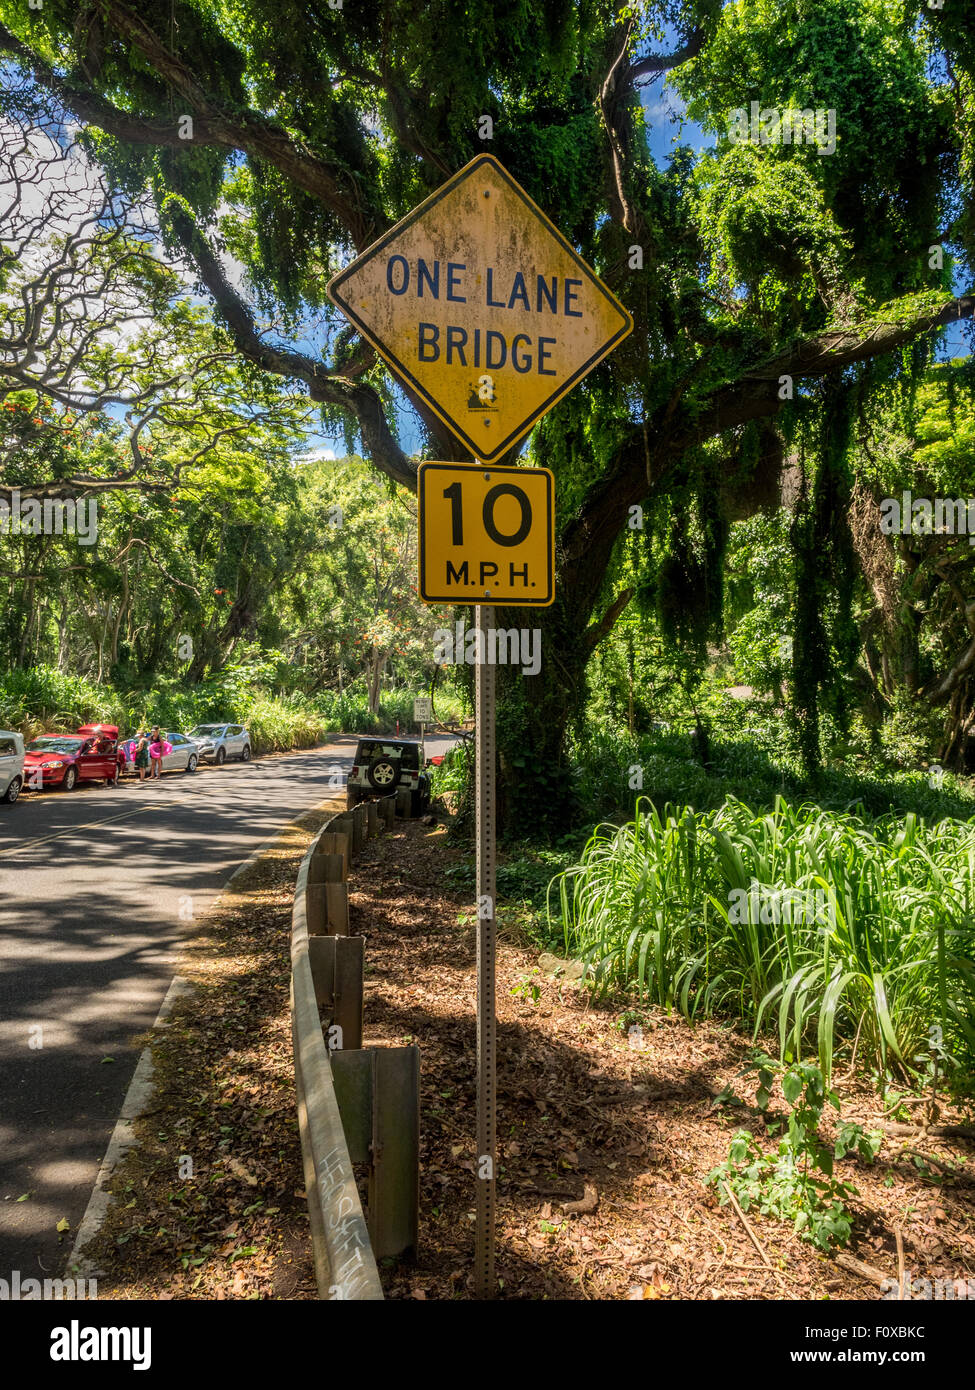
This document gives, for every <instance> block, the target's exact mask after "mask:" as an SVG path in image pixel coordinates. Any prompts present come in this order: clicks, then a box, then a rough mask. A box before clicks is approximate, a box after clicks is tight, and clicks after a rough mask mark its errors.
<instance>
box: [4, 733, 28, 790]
mask: <svg viewBox="0 0 975 1390" xmlns="http://www.w3.org/2000/svg"><path fill="white" fill-rule="evenodd" d="M23 785H24V740H23V737H22V735H20V734H13V733H8V732H7V730H6V729H0V801H6V802H13V801H16V800H17V798H18V796H20V789H21V787H22V786H23Z"/></svg>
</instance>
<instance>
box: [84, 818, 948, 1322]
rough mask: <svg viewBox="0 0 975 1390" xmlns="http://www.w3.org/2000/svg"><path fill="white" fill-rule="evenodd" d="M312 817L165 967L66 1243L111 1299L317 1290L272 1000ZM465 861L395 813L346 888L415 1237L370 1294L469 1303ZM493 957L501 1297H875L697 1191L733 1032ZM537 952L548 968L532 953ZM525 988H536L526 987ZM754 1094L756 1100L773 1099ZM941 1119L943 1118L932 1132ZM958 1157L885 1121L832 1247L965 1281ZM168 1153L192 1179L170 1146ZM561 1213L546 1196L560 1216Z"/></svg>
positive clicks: (708, 1162)
mask: <svg viewBox="0 0 975 1390" xmlns="http://www.w3.org/2000/svg"><path fill="white" fill-rule="evenodd" d="M323 819H324V817H323V816H321V815H311V816H309V817H306V818H304V821H303V823H302V825H301V826H300V827H298V828H295V829H293V830H291V831H289V832H287V834H285V835H284V836H283V837H282V838H281V839H280V841H279V842H278V845H277V846H276V847H275V849H274V850H273V851H272V853H271V854H270V855H269V856H268V857H266V858H265V859H264V860H263V861H262V863H261V864H260V865H258V866H257V867H256V868H255V869H254V870H251V871H249V873H248V875H247V877H246V878H243V879H242V880H238V882H237V884H235V893H234V894H233V895H231V896H229V897H228V898H226V899H224V900H223V902H222V903H221V904H220V905H219V906H218V908H217V909H216V911H215V912H214V914H213V915H212V916H211V918H210V919H209V920H208V922H207V924H206V931H205V934H204V935H201V937H200V939H199V940H198V941H197V942H195V943H194V947H193V949H192V950H191V951H190V953H189V954H188V958H187V961H186V964H185V968H183V969H182V970H181V973H183V974H185V975H187V976H188V977H189V978H190V979H191V980H192V981H193V982H194V983H195V984H196V986H197V989H196V991H195V993H194V994H192V995H190V996H188V997H187V998H185V999H183V1000H182V1001H180V1003H179V1004H177V1006H176V1009H175V1011H174V1013H173V1016H172V1021H171V1023H170V1026H169V1027H168V1028H167V1029H166V1030H165V1032H164V1033H162V1034H160V1035H159V1036H158V1038H157V1040H156V1043H155V1057H156V1065H157V1086H156V1090H155V1093H154V1098H153V1101H152V1109H151V1112H150V1113H149V1114H148V1115H147V1116H145V1117H144V1118H143V1119H142V1120H141V1121H140V1122H139V1125H138V1130H137V1132H138V1135H139V1143H140V1147H139V1148H138V1149H137V1150H136V1151H134V1152H133V1153H132V1154H130V1155H129V1157H128V1158H127V1159H126V1160H125V1161H124V1163H123V1165H122V1166H121V1168H120V1169H119V1171H118V1172H117V1173H116V1175H115V1178H114V1180H113V1184H112V1187H113V1191H114V1192H115V1194H116V1196H117V1200H116V1202H115V1204H114V1205H113V1208H112V1210H111V1212H110V1215H109V1219H108V1221H107V1223H106V1226H105V1227H104V1228H103V1231H102V1233H101V1234H100V1236H99V1237H98V1239H97V1241H96V1242H95V1243H94V1244H93V1245H92V1246H90V1247H89V1249H88V1251H87V1253H88V1255H89V1256H93V1257H94V1258H95V1260H96V1262H97V1263H98V1264H99V1265H100V1266H101V1267H102V1269H103V1270H104V1271H106V1273H105V1274H104V1275H103V1277H102V1279H101V1280H100V1282H99V1294H100V1296H103V1297H118V1298H157V1299H172V1298H175V1299H180V1298H218V1299H220V1298H275V1299H302V1298H314V1297H315V1296H316V1292H315V1284H314V1276H313V1270H312V1264H311V1256H310V1248H309V1240H308V1222H307V1210H306V1206H305V1200H304V1191H303V1186H302V1168H301V1154H300V1143H299V1138H298V1128H297V1118H296V1112H295V1097H294V1070H293V1061H292V1055H291V1041H290V1022H289V1015H288V981H289V969H290V962H289V950H288V946H289V934H290V916H291V890H292V888H293V884H294V879H295V875H296V873H297V867H298V863H299V862H300V859H301V856H302V854H303V853H304V850H305V848H306V847H307V844H308V842H309V840H310V838H311V835H312V834H313V833H314V830H315V829H316V828H317V827H318V825H320V824H321V823H322V820H323ZM462 858H463V856H462V854H461V852H460V851H459V850H457V849H454V848H451V847H450V846H449V844H448V842H447V836H446V831H445V829H444V828H443V827H442V826H437V827H434V828H431V827H426V826H423V825H421V824H419V823H417V822H409V823H406V824H402V823H398V824H397V827H396V830H395V831H394V832H393V833H392V834H390V835H388V836H383V837H381V838H380V839H377V840H374V841H371V842H370V843H369V844H367V846H366V848H365V849H364V850H363V852H362V854H361V855H360V856H358V857H357V859H356V861H355V863H354V865H353V868H352V874H351V882H350V890H351V891H350V916H351V929H352V930H353V931H354V932H360V933H362V934H364V935H365V937H366V1002H365V1021H366V1028H365V1043H366V1045H367V1046H381V1045H384V1044H386V1045H392V1044H400V1043H405V1042H416V1043H418V1044H419V1046H420V1058H421V1155H420V1169H421V1172H420V1183H421V1205H420V1250H419V1253H418V1258H417V1260H416V1261H415V1262H412V1261H410V1262H407V1261H404V1262H394V1261H388V1262H384V1266H383V1269H382V1275H383V1280H384V1285H385V1289H386V1293H387V1296H388V1297H391V1298H414V1299H426V1300H437V1299H448V1298H453V1299H456V1298H469V1297H471V1296H472V1295H473V1289H472V1279H471V1269H472V1264H473V1249H474V1192H475V1178H474V1104H475V1092H474V1078H475V1065H474V1064H475V1056H474V1049H475V1027H474V1011H475V929H474V923H473V912H472V906H473V904H472V902H471V900H470V895H469V893H465V892H464V891H462V890H457V889H454V888H452V887H450V886H448V884H447V881H446V880H445V870H446V869H447V868H449V867H450V866H451V865H452V864H455V863H458V862H459V861H460V860H461V859H462ZM498 954H499V966H498V1017H499V1030H498V1042H499V1048H498V1058H499V1064H498V1139H499V1176H498V1226H497V1274H498V1277H499V1281H500V1295H501V1297H505V1298H517V1299H579V1300H587V1299H612V1300H619V1299H627V1298H649V1299H716V1298H720V1299H731V1300H735V1299H823V1298H832V1299H837V1298H840V1299H844V1298H851V1299H876V1298H877V1297H879V1294H880V1290H879V1288H878V1287H877V1285H876V1284H875V1283H874V1282H871V1280H870V1278H869V1277H866V1278H864V1277H862V1276H861V1275H860V1274H856V1273H853V1272H851V1271H850V1270H848V1269H845V1268H843V1267H841V1266H840V1265H839V1264H838V1263H837V1262H836V1261H835V1260H833V1259H831V1258H829V1257H827V1256H824V1255H822V1254H820V1253H819V1252H818V1251H816V1250H815V1249H814V1248H813V1247H811V1246H810V1245H808V1244H807V1243H804V1242H803V1241H801V1240H800V1239H799V1238H798V1237H797V1236H796V1235H794V1234H793V1232H792V1230H791V1227H790V1226H788V1225H785V1224H782V1223H780V1222H777V1221H774V1220H772V1219H770V1218H766V1217H763V1216H761V1215H759V1214H757V1213H755V1212H754V1210H752V1211H751V1212H749V1214H748V1218H747V1219H748V1224H749V1226H750V1227H751V1231H752V1233H753V1235H754V1240H753V1239H752V1237H751V1236H750V1235H749V1233H748V1231H747V1230H746V1228H745V1226H744V1224H743V1223H742V1221H741V1220H740V1219H739V1217H738V1216H737V1215H736V1214H735V1213H734V1211H733V1210H732V1209H731V1208H730V1207H722V1206H720V1205H719V1204H718V1201H717V1198H716V1196H715V1195H714V1192H713V1190H712V1189H710V1188H708V1187H707V1186H706V1184H705V1179H706V1176H707V1174H708V1172H709V1171H710V1170H711V1169H712V1168H713V1167H715V1166H716V1165H717V1164H718V1163H720V1162H721V1161H722V1160H723V1159H724V1158H725V1157H726V1155H727V1151H728V1145H729V1142H730V1138H731V1135H732V1134H733V1133H734V1131H735V1130H737V1129H738V1128H740V1127H746V1128H750V1129H752V1130H753V1132H754V1133H755V1134H756V1135H764V1133H765V1127H764V1123H763V1121H762V1119H761V1117H760V1116H759V1114H758V1112H757V1111H754V1110H750V1109H748V1108H747V1107H727V1106H724V1105H716V1103H715V1096H716V1095H717V1094H718V1093H719V1092H721V1091H722V1089H723V1088H724V1087H725V1086H727V1085H728V1084H729V1083H732V1084H733V1085H734V1086H735V1089H736V1090H738V1093H739V1094H740V1095H742V1096H748V1097H750V1096H751V1092H749V1091H747V1090H745V1089H743V1083H741V1082H740V1081H739V1080H738V1073H739V1071H740V1070H741V1068H742V1065H743V1062H744V1059H745V1057H746V1054H747V1052H748V1049H749V1040H748V1039H747V1038H744V1037H742V1036H741V1035H740V1034H737V1033H735V1032H733V1031H731V1030H730V1029H727V1028H724V1027H721V1026H719V1025H717V1024H713V1023H706V1024H701V1025H698V1026H696V1027H693V1028H692V1027H690V1026H689V1025H687V1024H686V1023H684V1022H683V1021H682V1020H681V1019H679V1018H676V1017H670V1016H667V1015H665V1014H663V1013H662V1012H660V1011H658V1010H643V1011H640V1017H639V1024H640V1029H641V1033H640V1034H638V1035H632V1036H631V1034H630V1032H629V1031H628V1030H629V1027H630V1026H631V1024H632V1022H633V1014H632V1013H627V1012H626V1010H627V1009H628V1008H629V1009H632V1008H633V1003H632V1001H625V1000H619V999H618V1000H615V1001H611V1002H609V1003H604V1004H597V1003H594V1002H593V1001H592V999H591V997H590V995H589V993H588V991H587V990H585V989H582V988H579V987H578V986H577V985H576V984H574V983H573V982H566V981H565V980H564V979H563V978H562V977H561V976H554V975H552V974H548V973H546V972H545V969H536V968H537V967H538V966H539V957H540V950H539V948H538V946H537V945H530V944H529V943H527V942H526V941H525V940H524V939H519V937H518V935H517V932H516V930H512V929H508V932H507V934H506V933H505V932H504V931H503V932H502V937H501V942H500V945H499V953H498ZM546 964H549V965H550V964H551V962H547V963H546ZM535 989H537V999H536V998H535V997H534V990H535ZM838 1089H839V1090H840V1092H841V1094H842V1096H843V1101H844V1109H843V1113H844V1118H857V1119H861V1120H863V1121H866V1122H869V1123H871V1124H874V1123H877V1122H878V1121H880V1120H881V1119H882V1113H881V1110H880V1107H879V1104H878V1101H877V1098H876V1096H875V1095H874V1093H873V1092H872V1091H871V1089H870V1087H869V1086H868V1085H867V1084H864V1083H859V1082H853V1083H846V1084H842V1083H841V1084H840V1085H839V1087H838ZM773 1104H774V1103H773ZM958 1118H961V1117H958V1116H952V1115H951V1114H947V1113H946V1114H944V1115H942V1116H941V1120H942V1122H944V1121H946V1120H952V1119H958ZM973 1156H975V1146H973V1145H972V1144H971V1143H970V1142H968V1141H967V1140H965V1139H962V1138H944V1137H935V1136H934V1135H931V1134H926V1133H923V1132H922V1133H916V1134H913V1135H910V1136H906V1135H901V1134H898V1135H893V1134H889V1135H888V1136H887V1137H886V1139H885V1143H884V1147H883V1149H882V1151H881V1153H880V1155H879V1156H878V1159H877V1161H876V1162H875V1163H874V1164H873V1165H872V1166H867V1165H865V1164H863V1163H861V1162H860V1161H859V1160H856V1159H846V1160H844V1161H843V1162H842V1164H840V1165H839V1170H840V1175H841V1176H842V1177H844V1178H845V1179H847V1180H849V1181H852V1182H854V1183H855V1185H856V1187H857V1188H858V1190H859V1195H858V1196H857V1197H856V1198H854V1199H852V1201H851V1208H852V1210H853V1212H854V1215H855V1221H854V1234H853V1240H852V1242H851V1246H850V1251H851V1252H852V1254H853V1255H855V1256H856V1257H858V1258H859V1260H861V1261H862V1262H864V1263H865V1264H867V1265H869V1266H870V1267H871V1268H872V1269H874V1270H875V1271H877V1273H878V1275H880V1276H884V1277H896V1275H897V1270H898V1257H897V1248H896V1231H897V1229H898V1228H899V1229H900V1231H901V1233H902V1240H903V1252H904V1265H905V1268H906V1269H907V1271H908V1272H910V1273H911V1274H912V1275H913V1276H914V1277H915V1278H927V1279H930V1280H935V1279H939V1278H940V1279H946V1280H947V1279H975V1221H973V1215H975V1203H973V1195H975V1176H973V1175H975V1168H973V1161H972V1160H973ZM187 1158H189V1159H190V1160H191V1166H190V1167H191V1170H188V1169H187V1164H186V1159H187ZM565 1204H569V1209H568V1210H567V1209H566V1205H565Z"/></svg>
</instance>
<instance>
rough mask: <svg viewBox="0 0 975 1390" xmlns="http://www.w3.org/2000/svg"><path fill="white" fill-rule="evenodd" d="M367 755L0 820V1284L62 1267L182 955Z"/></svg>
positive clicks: (345, 744) (58, 805) (323, 753)
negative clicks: (240, 875)
mask: <svg viewBox="0 0 975 1390" xmlns="http://www.w3.org/2000/svg"><path fill="white" fill-rule="evenodd" d="M450 742H452V740H445V739H439V740H433V739H430V740H428V741H427V753H428V755H432V754H434V753H438V752H443V751H444V748H445V747H446V746H448V744H449V743H450ZM354 751H355V739H354V738H346V737H340V738H337V739H336V741H335V742H333V743H331V744H329V745H328V746H327V747H322V748H317V749H311V750H308V751H303V752H300V753H291V754H285V755H278V756H276V757H269V758H261V759H257V760H255V761H253V762H251V763H250V764H246V765H245V764H241V763H228V764H226V765H225V766H224V767H222V768H206V769H201V771H200V772H199V773H197V774H196V775H195V776H189V775H187V774H185V773H170V774H167V775H166V776H164V777H163V778H162V779H161V780H160V781H159V782H157V783H155V784H154V785H149V784H142V785H140V784H138V783H137V782H136V781H135V780H134V779H132V778H131V777H129V778H126V779H125V780H124V781H123V783H122V784H121V786H120V787H118V788H117V789H110V788H106V787H103V786H101V785H95V786H85V787H81V788H79V789H78V790H76V791H74V792H71V793H65V792H58V791H48V792H43V793H36V794H34V795H33V796H28V797H24V798H23V799H22V800H21V801H20V802H18V803H17V804H16V805H15V806H12V807H3V808H0V1278H9V1277H10V1272H12V1271H13V1270H15V1269H17V1270H19V1271H20V1272H21V1276H22V1278H27V1277H40V1278H43V1277H44V1275H45V1274H50V1273H51V1272H52V1271H53V1270H55V1269H56V1268H57V1267H58V1266H59V1264H60V1262H61V1261H63V1259H64V1256H65V1254H66V1253H67V1252H68V1251H69V1250H70V1248H71V1244H72V1243H73V1237H74V1232H75V1231H76V1230H77V1228H78V1225H79V1223H80V1221H81V1218H82V1216H83V1215H84V1210H85V1207H86V1205H87V1203H88V1198H89V1196H90V1194H91V1189H92V1185H93V1183H94V1180H95V1176H96V1174H97V1172H98V1167H99V1165H100V1163H101V1161H102V1158H103V1157H104V1153H105V1148H106V1146H107V1144H108V1140H109V1137H110V1135H111V1132H112V1129H113V1127H114V1125H115V1120H116V1118H117V1116H118V1112H119V1109H120V1108H121V1104H122V1100H123V1098H124V1096H125V1092H126V1090H127V1088H128V1085H129V1082H130V1081H131V1079H132V1073H133V1072H134V1070H135V1066H136V1063H137V1061H138V1058H139V1049H138V1047H134V1046H133V1045H132V1044H133V1040H134V1039H135V1038H136V1037H137V1036H138V1035H139V1034H140V1033H142V1032H144V1031H145V1030H146V1028H148V1027H149V1026H150V1025H151V1024H152V1022H153V1020H154V1019H155V1017H156V1014H157V1013H158V1011H159V1006H160V1004H161V1003H162V1000H163V998H164V996H165V994H166V991H167V989H168V988H169V984H170V981H171V980H172V978H173V975H174V973H175V971H174V965H175V961H176V958H177V955H178V951H179V947H180V943H181V941H182V940H184V939H185V938H186V936H187V935H189V934H192V933H193V931H194V930H195V928H194V919H195V920H199V918H200V917H201V916H202V915H203V913H204V912H205V911H206V909H207V907H208V906H209V905H210V904H211V903H212V901H213V899H214V898H215V897H216V896H217V894H218V893H219V892H220V890H221V888H222V887H223V885H224V883H225V882H226V880H227V878H228V876H229V875H230V873H232V871H233V870H234V869H235V868H236V867H237V865H239V864H240V863H242V862H243V861H244V860H245V859H246V858H247V857H248V855H249V854H251V853H252V851H253V850H254V849H255V848H256V847H257V846H258V845H259V844H260V843H261V842H262V841H263V840H266V839H268V838H269V837H270V836H272V835H273V834H274V832H275V831H276V830H277V829H278V828H279V827H280V826H281V825H283V824H285V823H286V822H287V821H289V820H292V819H293V818H294V817H295V816H297V815H300V814H301V813H302V812H303V811H306V810H308V809H309V808H311V807H312V806H315V805H317V804H318V802H320V801H322V800H323V799H324V798H325V797H327V796H329V795H330V794H333V793H334V791H335V789H336V783H338V784H339V785H340V786H341V785H344V780H345V774H346V773H347V771H348V769H349V767H350V766H351V763H352V754H353V753H354ZM189 911H192V918H190V917H188V916H187V914H188V912H189ZM181 914H182V915H181ZM105 1058H113V1059H114V1060H113V1061H111V1062H107V1061H105V1060H104V1059H105ZM25 1193H30V1194H31V1195H30V1197H29V1198H28V1200H26V1201H22V1202H21V1201H18V1200H17V1199H18V1198H20V1197H21V1196H23V1195H24V1194H25ZM64 1217H66V1218H67V1220H68V1221H69V1222H70V1223H71V1233H70V1234H69V1235H66V1236H65V1237H63V1240H62V1241H61V1243H59V1239H58V1234H57V1231H56V1226H57V1223H58V1222H59V1221H60V1220H61V1219H62V1218H64Z"/></svg>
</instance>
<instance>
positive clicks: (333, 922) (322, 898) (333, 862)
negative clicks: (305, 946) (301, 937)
mask: <svg viewBox="0 0 975 1390" xmlns="http://www.w3.org/2000/svg"><path fill="white" fill-rule="evenodd" d="M322 903H324V907H323V906H322ZM306 911H307V912H308V920H309V928H308V931H309V935H310V936H320V935H321V934H322V933H327V934H328V935H329V936H348V934H349V886H348V883H347V881H346V878H345V860H344V859H343V858H342V856H341V854H313V855H312V857H311V859H310V860H309V862H308V902H307V907H306ZM312 922H314V923H315V926H316V928H318V927H320V930H313V929H312V925H311V923H312Z"/></svg>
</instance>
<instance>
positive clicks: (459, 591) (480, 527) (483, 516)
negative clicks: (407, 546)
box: [417, 463, 555, 608]
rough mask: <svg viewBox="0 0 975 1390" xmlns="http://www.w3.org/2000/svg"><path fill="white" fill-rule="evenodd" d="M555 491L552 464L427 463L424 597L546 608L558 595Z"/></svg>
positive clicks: (421, 509)
mask: <svg viewBox="0 0 975 1390" xmlns="http://www.w3.org/2000/svg"><path fill="white" fill-rule="evenodd" d="M554 491H555V480H554V477H553V475H552V473H551V471H550V469H548V468H485V467H483V466H479V465H477V464H463V463H421V465H420V469H419V475H418V492H417V500H418V504H419V505H418V508H417V511H418V516H419V549H420V597H421V598H422V599H423V600H424V602H426V603H490V604H500V605H501V606H502V607H518V606H520V607H524V608H546V607H548V605H549V604H550V603H552V601H553V600H554V598H555V525H554V515H553V513H554Z"/></svg>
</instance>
